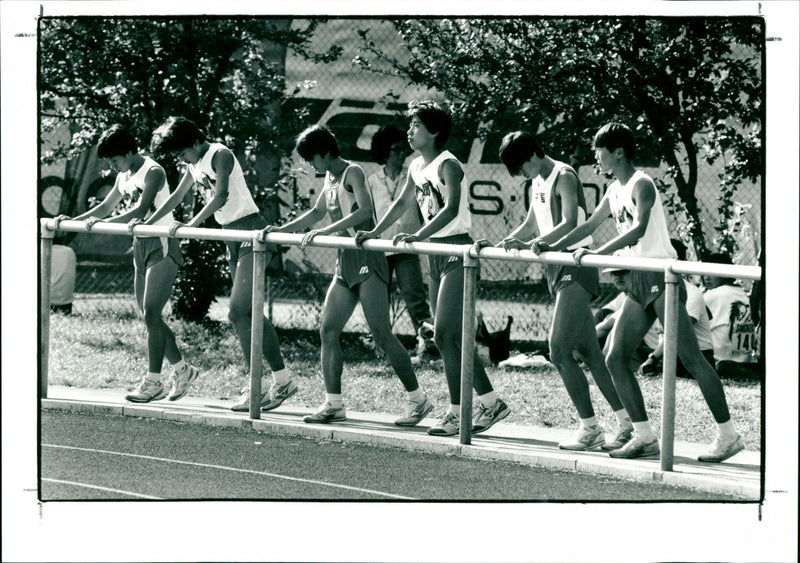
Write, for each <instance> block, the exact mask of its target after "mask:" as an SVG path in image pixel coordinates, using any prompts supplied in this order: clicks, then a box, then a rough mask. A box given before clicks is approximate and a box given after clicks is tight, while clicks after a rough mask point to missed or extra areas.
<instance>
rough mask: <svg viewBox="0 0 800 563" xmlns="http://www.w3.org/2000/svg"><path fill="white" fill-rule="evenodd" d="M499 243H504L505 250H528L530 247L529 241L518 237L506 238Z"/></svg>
mask: <svg viewBox="0 0 800 563" xmlns="http://www.w3.org/2000/svg"><path fill="white" fill-rule="evenodd" d="M499 244H502V245H503V249H504V250H528V248H530V245H529V244H528V243H527V242H524V241H521V240H519V239H518V238H517V237H507V238H504V239H503V240H501V241H500V243H499Z"/></svg>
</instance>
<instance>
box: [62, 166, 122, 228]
mask: <svg viewBox="0 0 800 563" xmlns="http://www.w3.org/2000/svg"><path fill="white" fill-rule="evenodd" d="M118 185H119V177H117V180H116V182H114V187H113V188H111V191H109V192H108V194H107V195H106V197H104V198H103V201H102V202H100V204H99V205H95V206H94V207H92V208H91V209H89V210H88V211H85V212H83V213H81V214H80V215H78V216H77V217H74V218H73V219H72V220H73V221H84V220H86V219H89V218H90V217H97V218H98V219H104V218H106V217H108V216H109V215H111V212H112V211H114V209H115V208H116V207H117V205H119V202H120V201H122V192H120V191H119V188H118V187H117V186H118Z"/></svg>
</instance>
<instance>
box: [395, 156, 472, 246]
mask: <svg viewBox="0 0 800 563" xmlns="http://www.w3.org/2000/svg"><path fill="white" fill-rule="evenodd" d="M445 160H455V161H456V162H458V159H457V158H456V157H455V156H453V154H452V153H451V152H450V151H442V152H441V153H440V154H439V156H437V157H436V158H435V159H433V161H432V162H431V163H430V164H428V165H427V166H425V161H424V160H423V158H422V157H421V156H419V157H417V158H415V159H414V160H413V161H412V162H411V165H410V166H409V173H410V174H411V179H412V180H413V182H414V184H415V186H416V189H417V204H418V205H419V209H420V211H421V212H422V220H423V221H425V224H426V225H427V224H428V223H430V222H431V220H432V219H433V218H434V217H435V216H436V214H437V213H439V211H441V209H442V208H443V207H444V204H445V201H444V195H443V194H442V190H443V189H444V184H442V181H441V178H440V175H439V170H440V168H441V167H442V164H443V163H444V161H445ZM458 164H459V166H461V163H458ZM471 228H472V215H471V214H470V210H469V197H468V195H467V190H465V189H463V186H462V189H461V199H460V201H459V203H458V214H457V215H456V216H455V217H454V218H453V220H452V221H450V222H449V223H448V224H447V225H445V226H444V227H443V228H442V229H440V230H439V231H438V232H437V233H434V234H433V235H431V236H432V237H436V238H441V237H449V236H453V235H463V234H469V231H470V229H471Z"/></svg>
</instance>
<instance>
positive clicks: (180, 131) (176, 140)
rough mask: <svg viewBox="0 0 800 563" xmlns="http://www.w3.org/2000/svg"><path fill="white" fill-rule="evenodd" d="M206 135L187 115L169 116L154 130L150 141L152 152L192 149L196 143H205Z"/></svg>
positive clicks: (163, 152) (174, 151) (162, 152)
mask: <svg viewBox="0 0 800 563" xmlns="http://www.w3.org/2000/svg"><path fill="white" fill-rule="evenodd" d="M205 140H206V135H205V133H203V132H202V131H201V130H200V128H199V127H198V126H197V124H195V123H194V121H191V120H190V119H187V118H185V117H175V116H172V117H168V118H167V120H166V121H165V122H164V123H162V124H161V126H160V127H159V128H158V129H156V130H155V131H154V132H153V139H152V140H151V141H150V152H152V153H153V154H167V153H179V152H181V151H183V150H185V149H190V148H192V147H194V146H195V144H196V143H203V142H205Z"/></svg>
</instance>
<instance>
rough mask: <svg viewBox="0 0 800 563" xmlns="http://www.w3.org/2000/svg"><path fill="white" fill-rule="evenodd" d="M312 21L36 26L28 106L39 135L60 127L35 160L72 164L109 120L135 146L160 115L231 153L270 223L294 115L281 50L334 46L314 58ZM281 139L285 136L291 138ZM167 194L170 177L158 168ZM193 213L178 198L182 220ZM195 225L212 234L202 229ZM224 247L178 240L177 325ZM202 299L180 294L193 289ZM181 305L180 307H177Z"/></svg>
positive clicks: (211, 284)
mask: <svg viewBox="0 0 800 563" xmlns="http://www.w3.org/2000/svg"><path fill="white" fill-rule="evenodd" d="M319 23H320V21H319V20H307V21H305V24H304V27H300V28H298V29H293V28H292V26H291V20H289V19H275V20H269V19H259V18H246V19H223V18H150V19H144V18H78V17H74V18H42V19H41V20H40V33H39V37H40V74H39V89H40V110H41V116H42V120H41V129H42V133H43V134H46V133H47V132H48V131H51V130H53V129H54V128H56V127H58V126H61V125H63V124H68V125H69V126H70V128H71V130H72V131H74V134H73V136H72V139H71V142H70V144H69V145H66V146H56V147H53V148H52V149H51V150H48V151H46V152H44V154H43V155H42V160H43V162H53V161H55V160H58V159H62V158H71V157H75V156H76V155H77V154H79V153H80V152H82V151H85V150H87V149H88V148H90V147H91V146H92V145H93V144H94V143H95V142H96V140H97V138H98V137H99V135H100V134H101V133H102V131H103V130H104V129H106V128H107V127H108V126H110V125H112V124H114V123H121V124H122V125H124V126H125V127H126V128H128V129H129V130H130V131H131V132H132V133H133V134H134V136H135V137H136V138H137V139H139V142H140V146H141V147H142V148H146V147H147V146H148V144H149V140H150V135H151V133H152V131H153V130H154V129H155V128H156V127H157V126H158V125H159V124H160V123H161V122H163V121H164V119H166V117H168V116H169V115H184V116H186V117H188V118H190V119H192V120H195V121H196V122H197V123H198V124H200V125H201V127H203V128H205V131H206V134H207V135H208V136H209V137H210V138H212V139H220V140H222V141H223V142H224V143H225V144H226V145H227V146H229V147H230V148H231V149H232V150H233V151H234V152H235V153H236V154H237V156H238V157H239V160H240V161H241V163H242V167H243V169H244V171H245V174H246V176H247V179H248V185H249V186H250V188H251V189H252V190H253V192H254V193H253V195H254V198H255V200H256V203H257V204H258V205H259V208H260V209H262V210H265V211H264V212H265V214H268V215H272V216H271V217H270V218H271V219H275V218H276V217H275V215H276V214H277V207H278V205H279V202H280V198H279V192H280V191H282V190H284V189H285V187H284V186H283V185H282V184H281V164H280V163H281V156H282V155H285V154H287V153H288V152H289V151H290V150H291V146H290V145H288V144H287V143H288V142H289V141H287V139H290V138H291V136H289V135H287V134H285V131H286V129H285V127H286V126H287V124H288V125H289V126H290V127H295V126H296V125H295V123H294V117H293V116H291V115H289V116H287V115H284V113H283V111H282V108H283V106H284V103H285V101H286V99H287V97H288V96H287V94H286V84H285V80H284V58H285V55H286V50H287V49H292V50H293V51H295V52H297V53H299V54H300V55H302V56H304V57H306V58H309V59H312V60H314V61H318V62H326V61H329V60H333V59H335V58H336V57H338V55H339V52H340V49H339V48H338V47H335V46H334V47H332V48H330V49H329V50H328V51H327V52H324V53H315V52H313V51H312V50H311V48H310V46H309V45H310V39H311V37H312V36H313V34H314V31H315V29H316V27H317V26H318V25H319ZM292 131H293V130H292ZM162 164H163V165H164V166H165V169H166V170H167V176H168V179H169V182H170V185H171V186H176V185H177V181H178V178H179V174H180V170H179V166H178V164H177V163H176V162H164V161H162ZM195 205H196V202H195V201H188V202H186V205H185V206H184V207H185V209H184V210H183V212H184V213H185V214H187V215H188V214H190V213H191V212H192V210H193V208H194V206H195ZM204 226H213V223H208V224H205V225H204ZM223 250H224V247H223V246H222V245H221V244H220V243H218V242H214V241H199V242H197V243H192V244H187V246H186V248H185V251H186V257H187V263H188V264H190V265H191V267H187V268H184V269H182V270H181V272H180V273H179V279H178V282H177V283H176V287H177V288H178V289H177V291H176V296H177V297H178V300H179V301H180V303H178V305H177V306H176V308H175V310H176V312H177V313H178V314H180V315H183V316H185V317H186V318H192V319H196V318H198V317H199V318H202V317H204V316H205V314H206V312H207V310H208V306H209V305H210V303H211V302H212V301H213V299H214V296H215V294H214V291H215V290H217V289H218V287H219V286H220V284H221V283H224V281H223V280H224V279H225V275H224V273H225V269H226V268H227V265H226V264H225V261H224V259H223V257H222V254H223ZM199 287H203V288H206V289H208V291H204V292H203V296H202V297H199V292H198V297H197V298H190V297H189V294H190V293H191V292H192V291H194V290H195V289H196V288H199ZM187 300H188V301H187Z"/></svg>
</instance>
